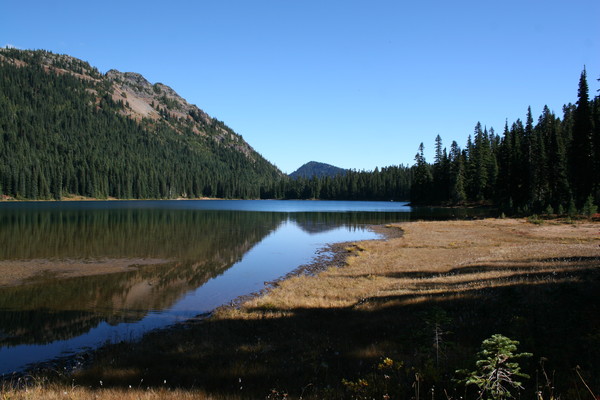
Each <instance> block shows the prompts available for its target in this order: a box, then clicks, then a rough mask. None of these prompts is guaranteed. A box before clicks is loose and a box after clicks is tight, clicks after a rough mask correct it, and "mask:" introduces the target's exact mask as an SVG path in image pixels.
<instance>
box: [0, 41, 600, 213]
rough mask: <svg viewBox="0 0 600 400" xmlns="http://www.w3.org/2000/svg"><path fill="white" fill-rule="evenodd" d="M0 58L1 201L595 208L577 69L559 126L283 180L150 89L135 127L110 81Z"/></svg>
mask: <svg viewBox="0 0 600 400" xmlns="http://www.w3.org/2000/svg"><path fill="white" fill-rule="evenodd" d="M0 50H1V51H0V137H1V140H0V194H1V195H2V197H3V198H5V199H6V198H9V199H10V198H15V199H62V198H65V197H69V196H84V197H90V198H100V199H102V198H117V199H169V198H201V197H212V198H240V199H258V198H265V199H323V200H410V201H411V202H412V203H414V204H438V205H472V204H477V205H496V206H498V207H499V208H500V209H501V210H502V211H503V212H505V213H507V214H515V213H523V214H528V213H539V212H548V213H559V214H562V213H566V212H572V211H573V210H581V209H582V208H585V207H588V209H590V207H595V206H594V204H596V205H597V204H600V96H596V97H594V98H593V99H590V96H589V89H588V84H587V76H586V71H585V70H584V71H583V72H582V73H581V77H580V81H579V89H578V100H577V102H576V104H567V105H565V106H564V107H563V110H562V111H563V115H562V118H559V117H558V116H556V115H555V114H554V113H553V112H552V111H550V109H549V108H548V107H545V108H544V109H543V112H542V114H541V115H540V116H539V118H538V120H537V122H536V121H534V118H533V116H532V114H531V109H529V110H528V111H527V115H526V118H525V121H524V122H523V121H521V120H517V121H515V122H513V123H512V124H509V123H508V122H507V123H506V124H505V126H504V131H503V133H502V135H498V134H496V132H495V131H494V129H493V128H490V129H489V130H488V129H487V128H486V127H484V126H482V124H481V123H477V125H476V126H475V130H474V133H473V135H472V136H469V139H468V141H467V143H466V146H465V147H464V148H461V147H459V145H458V144H457V143H456V141H453V142H452V144H451V145H450V148H449V150H448V149H447V148H445V147H444V146H443V144H442V139H441V137H440V136H439V135H438V136H437V138H436V140H435V158H434V161H433V163H428V162H427V161H426V159H425V156H424V145H423V144H421V146H420V147H419V149H418V153H417V155H416V157H415V164H414V165H413V166H404V165H398V166H389V167H384V168H381V169H380V168H376V169H375V170H374V171H356V170H347V171H345V173H343V174H338V175H335V176H320V177H319V176H313V177H296V179H293V178H290V177H289V176H286V175H284V174H283V173H281V172H280V171H279V170H278V169H277V168H276V167H275V166H274V165H272V164H271V163H269V162H268V161H267V160H265V159H264V158H263V157H262V156H261V155H260V154H258V153H256V152H255V151H254V150H252V148H251V147H250V146H248V145H247V143H245V142H244V141H243V139H242V138H241V136H239V135H237V134H235V132H233V131H232V130H231V129H230V128H228V127H227V126H226V125H225V124H224V123H223V122H221V121H218V120H216V119H213V118H210V117H208V116H207V115H206V114H204V113H203V111H201V110H199V109H198V108H196V107H195V106H193V107H192V106H189V105H187V103H185V104H186V106H185V107H183V106H181V102H182V101H183V100H182V99H181V101H180V100H178V98H177V97H173V96H171V95H169V96H167V94H168V93H167V92H164V90H165V89H164V88H167V87H165V86H164V85H162V84H155V85H153V86H151V89H152V91H153V92H154V93H153V94H152V96H154V97H153V100H152V102H151V103H150V102H149V104H151V107H152V109H153V110H154V111H155V112H156V113H155V115H156V118H146V117H139V116H137V117H136V116H135V115H134V113H133V111H132V109H133V108H132V107H131V106H130V103H129V101H130V100H131V101H133V99H131V98H128V97H127V93H125V92H123V93H121V94H120V93H117V91H118V90H120V88H122V87H125V86H122V85H123V84H124V83H123V82H121V81H119V79H120V78H115V77H114V76H116V75H115V74H112V75H111V74H110V71H109V73H107V74H102V73H100V72H99V71H98V70H97V69H95V68H93V67H91V66H90V65H89V64H88V63H86V62H84V61H81V60H77V59H75V58H72V57H69V56H61V55H55V54H52V53H50V52H47V51H42V50H37V51H29V50H27V51H23V50H16V49H8V48H7V49H0ZM134 75H139V74H134ZM140 77H141V76H140ZM142 79H143V78H142ZM144 81H145V80H144ZM138 83H139V82H138ZM138 83H135V82H134V83H131V82H130V83H129V84H130V85H133V86H138ZM119 85H121V86H119ZM161 85H162V86H161ZM138 89H140V90H142V89H143V88H141V87H140V88H138ZM169 90H171V89H170V88H169ZM171 91H172V90H171ZM173 93H174V92H173ZM149 106H150V105H149Z"/></svg>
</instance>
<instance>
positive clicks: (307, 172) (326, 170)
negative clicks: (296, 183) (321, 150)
mask: <svg viewBox="0 0 600 400" xmlns="http://www.w3.org/2000/svg"><path fill="white" fill-rule="evenodd" d="M345 173H346V170H345V169H343V168H339V167H335V166H333V165H330V164H325V163H321V162H316V161H309V162H307V163H306V164H304V165H303V166H301V167H300V168H298V169H297V170H295V171H294V172H292V173H291V174H290V177H291V178H299V177H302V178H309V179H310V178H312V177H313V176H316V177H317V178H323V177H326V176H328V177H330V178H333V177H334V176H336V175H344V174H345Z"/></svg>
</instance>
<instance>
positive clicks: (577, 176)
mask: <svg viewBox="0 0 600 400" xmlns="http://www.w3.org/2000/svg"><path fill="white" fill-rule="evenodd" d="M569 164H570V166H571V172H570V176H571V182H572V188H573V195H574V197H575V201H576V203H577V206H579V207H580V206H582V205H583V202H584V201H585V200H586V199H587V197H588V196H589V195H590V194H591V192H592V186H593V182H594V181H595V177H594V176H593V174H594V162H593V149H592V119H591V110H590V103H589V95H588V85H587V79H586V71H585V69H584V70H583V72H582V73H581V77H580V79H579V90H578V100H577V108H576V109H575V112H574V115H573V139H572V143H571V151H570V155H569Z"/></svg>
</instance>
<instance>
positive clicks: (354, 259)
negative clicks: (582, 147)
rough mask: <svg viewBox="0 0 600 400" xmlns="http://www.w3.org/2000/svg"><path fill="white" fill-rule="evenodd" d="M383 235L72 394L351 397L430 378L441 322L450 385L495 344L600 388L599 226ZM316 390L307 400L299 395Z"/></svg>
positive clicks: (448, 227)
mask: <svg viewBox="0 0 600 400" xmlns="http://www.w3.org/2000/svg"><path fill="white" fill-rule="evenodd" d="M377 229H383V230H388V232H391V233H398V234H400V233H403V234H402V235H398V236H393V237H388V238H383V239H375V240H369V241H359V242H352V243H341V244H335V245H332V246H337V247H336V255H335V256H332V257H331V260H329V259H327V257H325V258H324V259H323V260H322V261H323V263H322V264H321V265H312V266H311V265H307V266H300V267H299V268H297V269H296V270H295V271H294V272H296V273H295V274H292V273H290V274H288V275H289V276H286V277H282V279H279V280H277V281H275V282H274V284H273V285H269V287H268V288H265V290H263V291H261V292H259V293H257V294H256V295H254V296H251V297H249V298H243V299H240V301H239V302H238V303H239V304H235V306H233V305H226V306H222V307H219V308H217V309H216V310H214V311H213V313H212V314H211V315H210V316H208V318H207V316H199V318H198V317H197V318H196V319H191V320H187V321H184V322H182V323H181V324H178V325H175V326H172V327H170V328H166V329H163V330H158V331H153V332H150V333H148V334H147V335H145V336H144V337H143V338H142V339H141V340H140V341H139V342H135V343H116V344H111V345H108V346H107V347H105V348H102V349H100V350H98V351H96V352H93V354H92V355H91V356H90V357H89V358H88V360H89V361H90V362H86V363H85V365H77V366H76V368H74V370H73V371H72V373H70V374H69V375H68V377H66V378H65V383H64V384H65V385H69V384H70V382H72V381H73V380H74V381H75V382H78V384H81V385H83V386H84V387H88V389H86V390H89V392H86V393H88V395H91V394H93V396H98V395H101V394H102V389H101V388H100V387H99V386H98V382H99V380H101V381H102V382H104V386H105V387H114V388H120V387H124V388H126V387H127V386H128V385H129V386H131V385H132V384H135V382H140V379H141V380H143V382H144V385H146V384H147V385H148V387H149V388H153V387H154V388H159V387H164V385H163V384H162V382H163V381H165V382H167V381H168V382H170V385H171V386H170V387H172V388H176V389H178V390H180V389H184V388H190V387H194V388H200V389H201V390H202V393H204V394H205V395H204V397H203V396H199V397H197V398H201V399H204V398H206V399H212V398H219V399H220V398H248V397H249V398H257V397H264V396H265V395H266V393H268V392H269V390H270V389H272V388H273V387H277V388H286V389H285V390H286V393H287V392H290V396H291V397H293V396H296V397H298V396H299V395H300V396H303V398H323V397H326V396H325V395H324V394H326V393H327V390H328V389H326V388H327V387H332V388H334V389H335V390H336V391H343V390H345V389H344V387H343V385H341V381H342V378H344V379H346V378H348V379H353V378H354V377H357V376H367V375H361V374H366V373H368V371H370V370H371V371H372V367H371V366H372V365H374V364H373V363H375V365H376V364H377V360H381V359H382V357H390V358H392V359H394V360H401V361H403V362H404V363H405V364H406V368H409V367H410V368H414V369H415V370H417V371H424V370H423V368H424V367H423V362H424V359H423V357H429V356H427V354H430V353H428V352H425V353H421V352H422V351H425V350H423V349H427V345H426V343H429V339H427V335H426V336H425V342H423V343H421V341H422V340H423V338H421V335H423V333H421V332H427V331H426V330H423V329H425V328H426V327H427V326H428V325H427V323H426V322H427V321H428V319H427V318H430V317H426V316H427V315H435V314H431V313H432V312H434V311H435V310H437V311H435V312H436V313H437V312H442V313H443V315H444V316H445V317H444V318H445V319H444V321H447V322H444V324H448V325H449V326H448V327H446V328H447V329H448V331H452V333H451V334H450V335H451V336H450V337H449V340H451V341H452V342H453V343H454V344H453V347H452V348H448V349H446V350H445V351H446V352H447V353H446V354H445V359H446V361H445V363H448V366H447V367H444V368H447V370H448V371H447V373H449V374H450V373H453V372H454V370H455V369H459V368H465V367H469V365H470V363H471V361H470V360H471V354H475V353H476V351H477V347H478V345H479V343H480V342H481V340H482V339H483V338H485V337H488V336H489V335H490V334H492V333H499V332H500V333H504V334H507V335H509V336H510V337H511V338H515V339H517V340H519V341H521V343H522V346H523V350H524V351H530V352H532V353H534V354H535V356H536V357H538V358H539V357H542V356H543V357H548V359H549V360H551V361H549V362H551V363H553V364H551V365H552V368H558V369H559V371H560V370H561V368H562V369H567V370H568V369H569V368H571V367H572V366H574V365H581V366H582V367H581V368H582V370H583V371H586V372H587V373H588V376H591V378H590V379H592V381H594V380H595V379H600V376H598V373H597V372H596V373H594V371H598V370H599V369H598V368H597V365H598V357H596V355H597V354H596V353H598V350H594V348H589V346H588V345H587V343H588V342H587V339H585V337H586V336H585V335H589V334H590V333H593V332H596V331H598V332H600V315H598V314H597V312H596V311H594V310H598V309H599V308H600V301H599V300H598V296H597V293H598V290H599V289H600V269H599V265H600V223H598V222H592V221H583V222H578V223H576V224H566V223H558V222H544V223H543V224H541V225H540V224H532V223H529V222H527V220H525V219H506V220H505V219H484V220H470V221H414V222H402V223H396V224H389V225H388V226H385V227H379V228H377ZM389 229H392V230H391V231H390V230H389ZM328 249H329V248H328ZM336 257H337V259H335V258H336ZM334 259H335V260H334ZM316 264H319V261H318V260H317V262H316ZM340 266H341V267H340ZM559 299H560V301H558V300H559ZM440 310H441V311H440ZM573 321H577V323H576V325H573ZM417 333H418V334H417ZM564 335H567V336H564ZM567 344H568V345H567ZM423 345H425V347H421V346H423ZM415 346H417V347H415ZM574 346H575V347H574ZM586 346H588V347H586ZM580 347H581V348H580ZM416 349H422V350H418V352H416V351H417V350H416ZM415 352H416V353H415ZM290 359H292V360H297V362H293V363H291V364H290V363H289V360H290ZM534 365H535V363H534ZM82 367H83V368H82ZM526 367H528V368H532V367H531V366H530V365H529V366H528V365H526ZM440 368H441V367H440ZM361 371H362V372H361ZM525 372H527V371H525ZM530 372H531V370H529V373H530ZM563 372H564V371H563ZM420 373H422V374H423V376H424V378H423V379H424V381H423V383H422V385H423V387H426V386H425V385H434V384H435V386H436V388H440V387H441V388H444V387H447V388H448V390H450V383H449V381H448V382H446V381H440V380H439V379H438V378H434V376H433V375H427V374H425V372H420ZM590 374H591V375H590ZM563 376H564V375H563ZM238 377H240V378H239V379H240V382H241V380H242V379H243V381H244V385H243V387H244V393H245V394H246V396H242V393H240V389H239V387H238V386H239V384H238V382H237V380H238ZM559 378H560V379H563V380H562V381H559V382H557V387H560V388H564V387H565V385H566V383H565V382H564V379H566V378H561V375H560V374H559ZM559 378H557V379H559ZM369 379H370V378H369ZM436 379H437V380H436ZM234 381H235V383H233V382H234ZM308 384H310V386H309V387H310V391H311V393H313V394H312V395H311V396H312V397H311V396H309V395H308V394H307V393H305V392H304V390H301V389H298V388H304V387H307V386H306V385H308ZM161 385H162V386H161ZM444 385H446V386H444ZM567 386H568V385H567ZM407 387H408V388H410V382H408V386H407ZM530 387H531V382H528V388H530ZM294 388H296V389H294ZM190 390H191V389H190ZM278 390H279V389H278ZM132 393H133V394H135V396H137V397H135V398H138V397H139V396H142V395H143V394H144V393H145V392H144V390H140V389H138V390H137V391H136V390H134V391H133V392H132ZM338 393H342V392H338ZM133 394H132V395H133ZM214 394H216V397H211V396H213V395H214ZM404 397H405V396H404ZM98 398H102V397H101V396H100V397H98ZM142 398H145V397H142Z"/></svg>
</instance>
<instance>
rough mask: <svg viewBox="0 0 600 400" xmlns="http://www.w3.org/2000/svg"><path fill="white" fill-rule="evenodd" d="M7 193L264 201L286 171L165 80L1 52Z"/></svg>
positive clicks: (1, 186)
mask: <svg viewBox="0 0 600 400" xmlns="http://www.w3.org/2000/svg"><path fill="white" fill-rule="evenodd" d="M0 136H1V137H2V140H1V141H0V194H2V195H3V197H4V198H23V199H38V198H40V199H46V198H62V197H63V196H71V195H77V196H86V197H95V198H106V197H114V198H179V197H183V198H197V197H225V198H258V197H260V195H261V190H263V188H264V187H269V186H272V184H273V182H274V181H276V180H278V179H279V178H281V177H282V176H283V174H282V173H281V172H280V171H279V170H278V169H277V168H276V167H275V166H274V165H272V164H271V163H269V162H268V161H267V160H265V159H264V158H263V157H262V156H261V155H260V154H258V153H257V152H256V151H254V149H252V147H251V146H250V145H249V144H248V143H247V142H245V141H244V139H243V138H242V137H241V136H240V135H238V134H236V133H235V132H234V131H233V130H232V129H230V128H229V127H227V126H226V125H225V124H224V123H223V122H221V121H218V120H216V119H214V118H212V117H210V116H209V115H208V114H206V113H205V112H204V111H202V110H201V109H199V108H198V107H196V106H195V105H191V104H189V103H188V102H187V101H186V100H185V99H183V98H182V97H180V96H179V95H178V94H177V93H176V92H175V91H174V90H173V89H171V88H170V87H169V86H166V85H164V84H162V83H155V84H151V83H150V82H148V81H147V80H146V79H145V78H144V77H143V76H142V75H140V74H138V73H133V72H119V71H117V70H110V71H108V72H107V73H106V74H102V73H100V72H99V71H98V70H97V69H96V68H94V67H92V66H90V65H89V64H88V63H87V62H84V61H81V60H79V59H76V58H73V57H70V56H67V55H58V54H53V53H50V52H47V51H43V50H36V51H31V50H16V49H8V48H5V49H0Z"/></svg>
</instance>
